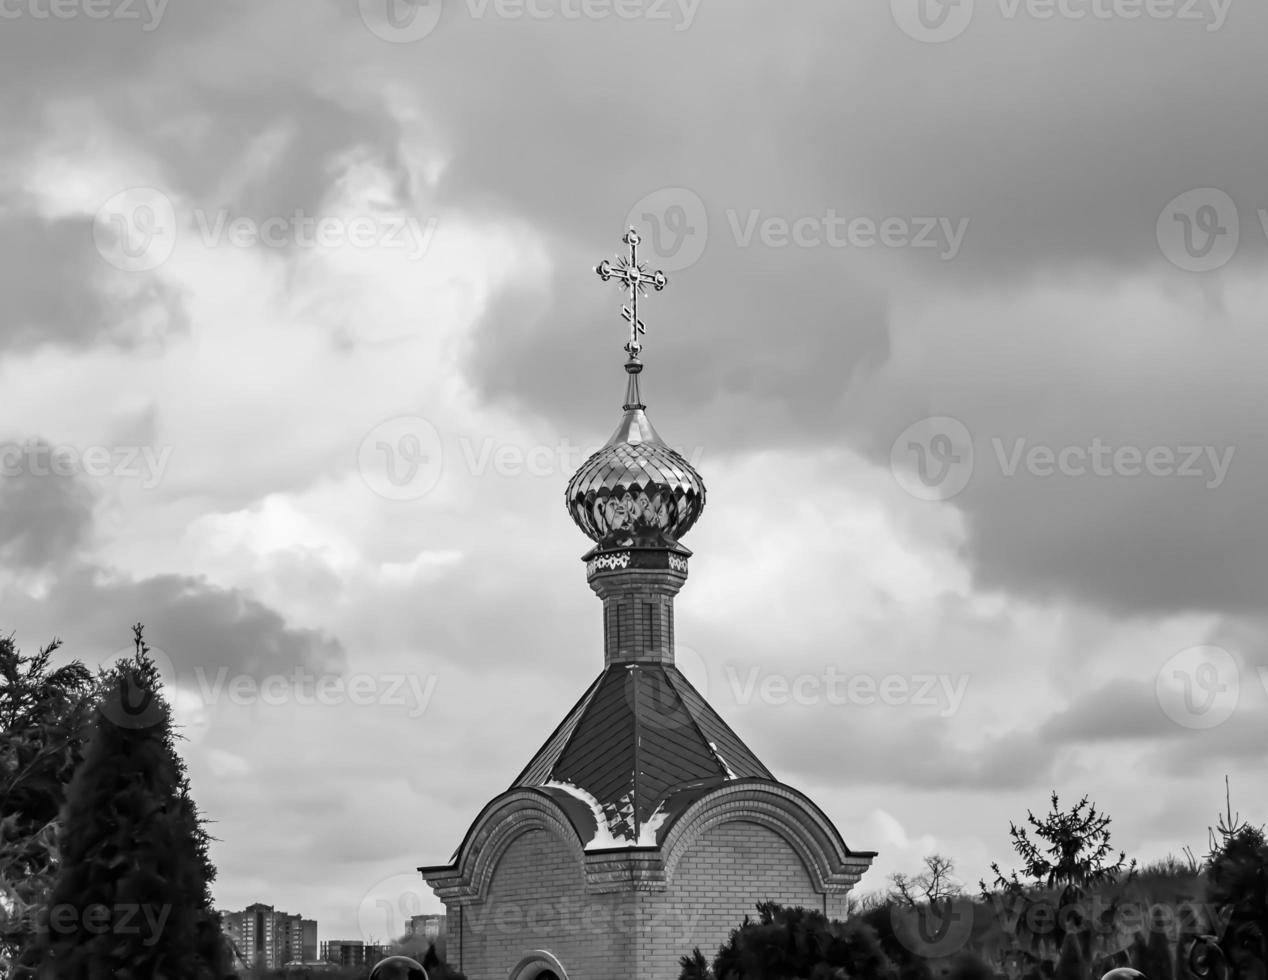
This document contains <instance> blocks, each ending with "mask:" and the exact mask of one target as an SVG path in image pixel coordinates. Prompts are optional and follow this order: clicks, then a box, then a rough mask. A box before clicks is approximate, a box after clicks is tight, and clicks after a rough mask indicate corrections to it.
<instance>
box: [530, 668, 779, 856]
mask: <svg viewBox="0 0 1268 980" xmlns="http://www.w3.org/2000/svg"><path fill="white" fill-rule="evenodd" d="M743 778H759V779H773V778H774V777H773V776H772V775H771V773H770V770H768V769H767V768H766V767H765V766H764V765H762V763H761V762H760V761H758V759H757V757H756V756H755V755H753V753H752V751H751V750H750V749H749V748H748V746H746V745H745V744H744V743H743V742H742V741H741V740H740V738H739V736H738V735H736V734H735V732H733V731H732V730H731V728H730V727H729V726H728V725H727V724H726V722H724V721H723V720H722V719H721V718H720V717H719V716H718V714H717V712H715V711H714V710H713V708H712V707H710V706H709V704H708V702H706V701H705V700H704V698H703V697H701V696H700V694H699V692H697V691H696V689H695V688H693V687H692V686H691V684H690V682H689V681H688V680H687V679H686V678H685V677H684V676H683V675H682V673H681V672H680V671H679V670H678V668H677V667H675V666H674V665H672V664H661V663H646V664H629V663H616V664H612V665H610V666H609V667H607V668H606V669H605V670H604V671H603V673H602V674H600V675H599V677H598V679H597V680H596V681H595V682H594V683H593V684H591V685H590V687H589V689H588V690H587V691H586V693H585V694H584V695H582V697H581V700H580V701H578V702H577V704H576V705H575V706H574V707H573V709H572V711H570V712H569V713H568V715H567V717H566V718H565V719H564V721H563V723H562V724H561V725H560V726H559V727H558V728H557V729H556V730H555V732H554V733H553V734H552V735H551V737H550V738H549V739H547V740H546V744H545V745H543V746H542V748H541V749H540V750H539V751H538V752H537V754H536V755H535V756H534V757H533V760H532V761H531V762H530V763H529V764H528V765H527V766H526V767H525V769H524V771H523V772H522V773H520V775H519V777H518V778H517V779H516V780H515V781H514V782H513V783H512V784H511V786H512V788H515V787H528V786H534V787H539V788H543V789H546V790H548V791H550V792H551V794H552V795H553V796H556V797H560V796H561V795H571V796H572V797H574V799H576V800H578V801H581V802H582V803H584V804H586V806H588V808H589V809H590V810H591V811H592V812H593V811H594V810H595V809H597V810H598V811H599V812H601V813H602V815H603V818H604V820H605V823H606V825H607V826H606V827H605V828H597V829H596V831H595V832H594V833H593V834H592V836H591V838H590V840H591V843H592V846H600V843H601V842H609V841H610V842H614V843H615V845H616V846H621V845H630V844H640V843H641V844H651V843H655V841H654V840H650V839H649V833H652V832H654V830H655V828H657V827H659V826H661V825H662V823H664V821H665V814H666V812H667V811H666V808H667V807H670V806H671V804H672V801H671V797H672V798H675V799H679V800H681V799H685V798H686V797H685V796H682V795H679V796H675V794H680V793H681V791H682V790H689V789H697V788H701V787H706V786H713V785H717V784H719V783H722V782H725V781H727V780H730V779H743ZM693 795H694V794H686V796H693ZM667 801H670V802H669V803H667ZM573 809H577V807H573ZM658 810H659V811H660V813H659V814H658V812H657V811H658ZM574 822H576V821H574ZM582 823H583V824H584V825H586V827H587V830H588V827H589V825H590V824H593V823H594V821H593V820H592V819H591V820H586V821H582ZM649 825H650V827H649ZM578 829H579V830H581V827H580V826H579V827H578ZM583 836H584V835H583ZM608 846H613V844H612V843H609V844H608Z"/></svg>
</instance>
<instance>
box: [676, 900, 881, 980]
mask: <svg viewBox="0 0 1268 980" xmlns="http://www.w3.org/2000/svg"><path fill="white" fill-rule="evenodd" d="M757 914H758V918H757V921H753V920H752V919H750V918H749V917H748V916H745V917H744V922H743V923H742V924H741V925H740V926H739V927H738V928H737V929H734V930H732V932H731V936H730V938H729V939H728V940H727V942H726V944H725V945H723V946H722V947H721V948H720V949H719V950H718V954H717V956H716V957H714V960H713V965H712V969H706V967H705V959H704V956H703V954H701V953H700V951H699V950H695V951H694V952H693V953H692V954H691V955H689V956H684V957H683V958H682V960H681V964H682V968H683V969H682V973H681V974H680V977H681V978H682V980H845V978H847V977H848V978H850V980H898V971H897V969H896V968H895V966H894V964H893V963H892V962H891V961H890V959H889V957H888V956H886V955H885V952H884V951H883V950H882V949H881V945H880V942H879V940H878V939H877V937H876V933H875V932H874V931H873V930H872V929H871V928H870V927H869V926H866V925H864V924H863V923H861V922H857V921H852V922H844V923H843V922H836V921H832V920H829V919H828V918H827V916H825V915H824V914H823V913H822V912H817V911H811V910H808V909H803V908H794V907H784V906H781V905H778V904H776V903H774V902H762V903H760V904H759V905H758V906H757Z"/></svg>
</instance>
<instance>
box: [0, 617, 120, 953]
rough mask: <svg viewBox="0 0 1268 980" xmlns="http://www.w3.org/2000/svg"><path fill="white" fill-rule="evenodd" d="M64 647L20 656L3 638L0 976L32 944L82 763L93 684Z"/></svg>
mask: <svg viewBox="0 0 1268 980" xmlns="http://www.w3.org/2000/svg"><path fill="white" fill-rule="evenodd" d="M60 646H61V643H60V641H58V640H53V642H52V643H50V644H49V645H48V646H46V647H44V648H43V649H42V650H40V651H39V653H36V654H33V655H24V654H22V653H21V652H20V651H19V650H18V648H17V645H16V644H15V643H14V640H13V636H12V635H9V636H3V637H0V733H2V734H0V974H3V973H4V972H6V971H8V970H10V969H12V967H13V965H14V961H15V960H16V958H17V956H18V954H19V953H20V951H21V950H22V949H24V948H25V947H26V946H27V945H28V944H29V943H30V942H31V939H32V936H33V929H34V923H35V919H36V916H37V914H38V911H39V909H41V908H43V907H44V905H45V904H46V903H47V901H48V895H49V890H50V888H51V886H52V881H53V875H54V873H55V871H56V869H57V864H58V853H57V847H56V839H57V831H58V815H59V813H60V811H61V807H62V804H63V803H64V802H65V795H66V785H67V784H68V783H69V782H70V779H71V776H72V774H73V773H74V771H75V769H76V767H77V766H78V765H79V762H80V760H81V759H82V757H83V747H84V743H85V741H86V738H87V733H88V724H87V723H88V719H89V716H90V712H91V705H92V695H93V692H94V690H95V689H96V685H95V682H94V679H93V676H92V674H91V673H90V672H89V670H88V668H87V667H85V666H84V665H83V664H82V663H80V662H79V661H77V660H76V661H73V662H71V663H69V664H66V665H65V666H62V667H58V668H53V667H52V666H51V661H52V656H53V654H54V652H55V651H56V650H57V649H58V648H59V647H60Z"/></svg>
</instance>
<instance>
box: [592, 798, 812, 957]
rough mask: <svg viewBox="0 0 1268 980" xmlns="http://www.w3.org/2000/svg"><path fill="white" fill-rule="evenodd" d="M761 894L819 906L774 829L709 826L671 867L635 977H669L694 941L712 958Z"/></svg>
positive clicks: (753, 913) (803, 872)
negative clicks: (655, 925)
mask: <svg viewBox="0 0 1268 980" xmlns="http://www.w3.org/2000/svg"><path fill="white" fill-rule="evenodd" d="M648 897H649V898H652V897H653V896H650V895H649V896H648ZM768 899H769V900H770V901H774V902H780V903H782V904H785V905H803V906H806V907H807V908H813V909H819V910H820V911H822V910H823V909H824V904H823V896H822V895H820V894H818V893H816V892H815V889H814V884H813V883H812V881H811V878H810V873H809V871H807V870H806V866H805V865H804V864H803V863H802V861H801V858H800V857H798V856H797V853H796V851H794V850H793V849H792V847H791V845H789V844H788V842H787V841H786V840H784V838H783V837H781V836H780V835H779V834H777V833H775V831H773V830H770V829H768V828H766V827H763V826H761V825H760V824H755V823H742V822H732V823H724V824H720V825H719V826H716V827H713V828H711V829H710V830H708V831H707V832H705V834H704V835H703V836H701V837H700V838H698V839H697V840H696V841H695V842H694V844H692V845H691V847H690V849H689V850H688V851H687V852H686V853H685V854H684V855H683V857H682V859H681V860H680V861H679V862H678V866H677V868H675V869H674V873H673V875H672V877H671V878H670V880H669V888H668V891H667V892H666V893H665V895H664V897H663V900H662V903H661V908H660V910H659V913H658V914H659V916H660V920H661V924H662V928H658V929H655V930H654V931H653V932H652V933H651V934H650V935H649V937H648V938H647V939H646V940H645V942H644V945H643V949H642V950H641V951H640V952H641V953H642V955H641V957H640V960H641V962H640V970H639V975H641V976H645V977H650V978H652V980H662V978H663V980H677V977H678V973H679V970H680V967H679V962H678V961H679V960H680V959H681V957H682V956H684V955H685V954H687V953H690V952H691V950H692V949H693V948H694V947H696V946H699V947H700V951H701V952H702V953H704V955H705V957H706V959H708V960H709V961H710V962H712V961H713V957H714V955H715V954H716V953H717V951H718V947H719V946H721V945H722V944H723V943H724V942H726V939H727V937H728V936H729V935H730V934H731V930H732V929H734V928H735V927H736V926H738V925H739V924H740V923H741V922H743V921H744V916H745V915H749V916H752V917H754V918H755V917H756V910H755V909H754V906H755V905H756V904H757V903H758V902H761V901H766V900H768ZM570 980H571V974H570Z"/></svg>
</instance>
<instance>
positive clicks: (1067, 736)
mask: <svg viewBox="0 0 1268 980" xmlns="http://www.w3.org/2000/svg"><path fill="white" fill-rule="evenodd" d="M1182 731H1183V730H1182V729H1180V728H1179V727H1178V726H1177V725H1176V724H1175V723H1174V722H1173V721H1171V720H1170V719H1168V718H1167V717H1166V715H1165V714H1164V713H1163V711H1162V707H1161V706H1160V705H1159V703H1158V698H1157V695H1156V693H1155V691H1154V685H1153V683H1152V681H1151V682H1150V683H1148V684H1143V683H1140V682H1138V681H1131V680H1125V679H1119V680H1116V681H1113V682H1111V683H1109V684H1106V685H1105V686H1104V687H1101V688H1098V689H1096V690H1094V691H1089V692H1087V693H1083V694H1080V695H1079V697H1078V699H1077V700H1076V701H1075V702H1074V704H1073V705H1071V706H1070V707H1069V708H1066V709H1065V710H1063V711H1059V712H1057V713H1056V714H1055V715H1053V716H1052V717H1050V718H1049V719H1048V720H1047V721H1045V722H1044V723H1043V725H1042V726H1040V728H1039V732H1038V735H1039V738H1040V739H1041V740H1043V741H1044V742H1046V743H1049V744H1053V745H1069V744H1099V743H1104V742H1119V741H1123V740H1130V739H1161V740H1167V739H1171V738H1175V737H1177V736H1179V735H1180V733H1181V732H1182Z"/></svg>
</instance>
